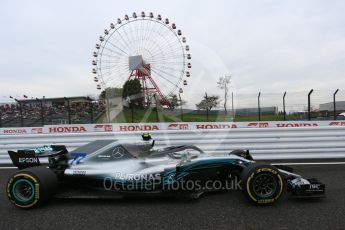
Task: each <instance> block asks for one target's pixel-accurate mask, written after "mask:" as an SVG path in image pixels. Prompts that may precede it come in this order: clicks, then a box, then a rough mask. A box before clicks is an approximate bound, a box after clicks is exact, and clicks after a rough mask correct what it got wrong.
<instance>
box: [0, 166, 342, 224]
mask: <svg viewBox="0 0 345 230" xmlns="http://www.w3.org/2000/svg"><path fill="white" fill-rule="evenodd" d="M294 168H295V172H296V173H300V174H302V175H305V176H306V177H316V178H319V179H320V180H321V181H322V182H324V183H325V184H326V185H327V197H326V198H324V199H318V200H301V199H293V198H291V197H290V196H289V195H288V194H286V195H284V196H283V197H282V199H280V200H279V202H278V203H276V204H275V205H272V206H267V207H256V206H252V205H251V204H249V203H248V202H247V201H245V200H244V197H243V196H242V194H241V192H240V191H227V192H216V193H212V194H206V195H204V196H203V197H201V199H199V200H197V201H189V200H186V199H183V198H156V197H154V198H131V199H128V198H127V199H118V200H85V199H53V200H51V201H49V202H48V203H47V204H46V205H44V206H41V207H39V208H37V209H32V210H27V211H26V210H20V209H17V208H15V207H14V206H12V205H11V204H10V203H9V201H8V200H7V197H6V195H5V184H6V181H7V178H8V177H9V176H10V175H11V174H12V173H13V172H15V170H10V169H3V170H0V229H2V230H6V229H49V230H55V229H59V230H61V229H93V230H94V229H344V226H345V179H344V177H345V165H318V166H315V165H313V166H310V165H308V166H302V165H299V166H294Z"/></svg>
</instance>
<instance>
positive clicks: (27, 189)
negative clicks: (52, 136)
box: [6, 134, 325, 209]
mask: <svg viewBox="0 0 345 230" xmlns="http://www.w3.org/2000/svg"><path fill="white" fill-rule="evenodd" d="M142 137H143V140H140V141H137V142H134V143H133V142H129V141H120V140H96V141H93V142H91V143H89V144H87V145H85V146H82V147H79V148H77V149H75V150H74V151H72V152H68V151H67V149H66V147H65V146H62V145H51V146H43V147H39V148H34V149H25V150H18V151H17V152H14V151H9V152H8V153H9V155H10V158H11V160H12V162H13V164H14V165H15V166H16V167H18V168H19V169H20V171H18V172H16V173H15V174H14V175H12V176H11V177H10V178H9V180H8V182H7V187H6V191H7V196H8V198H9V200H10V201H11V202H12V203H13V205H15V206H16V207H19V208H23V209H28V208H32V207H35V206H37V205H39V204H41V203H42V202H44V201H45V200H46V199H48V198H50V197H65V198H114V197H115V198H116V197H124V196H131V195H136V196H137V195H143V194H146V195H148V194H154V195H157V194H161V195H163V194H165V195H166V194H170V195H171V194H182V195H187V196H188V197H191V198H198V197H199V196H200V195H201V194H203V193H205V192H208V191H217V190H224V189H239V190H242V192H243V194H244V195H245V197H246V198H247V199H248V200H249V201H250V202H252V203H253V204H257V205H266V204H272V203H274V202H276V201H277V200H278V199H279V198H280V197H281V196H282V194H283V192H284V190H285V188H286V190H287V191H288V192H290V193H291V194H292V195H293V196H296V197H323V196H324V194H325V185H324V184H322V183H320V182H319V181H318V180H317V179H304V178H302V177H301V176H300V175H297V174H294V173H292V170H291V168H288V167H286V166H279V165H270V164H259V163H256V162H255V161H254V160H253V158H252V156H251V155H250V153H249V151H244V150H234V151H232V152H230V153H228V154H207V153H205V152H203V151H202V150H201V149H199V148H198V147H196V146H194V145H181V146H171V147H166V148H162V149H155V148H153V147H154V144H155V141H154V140H152V139H151V136H150V135H149V134H143V136H142ZM44 158H45V159H46V160H48V162H49V163H48V167H45V166H42V163H41V161H44V160H43V159H44ZM229 185H230V186H229Z"/></svg>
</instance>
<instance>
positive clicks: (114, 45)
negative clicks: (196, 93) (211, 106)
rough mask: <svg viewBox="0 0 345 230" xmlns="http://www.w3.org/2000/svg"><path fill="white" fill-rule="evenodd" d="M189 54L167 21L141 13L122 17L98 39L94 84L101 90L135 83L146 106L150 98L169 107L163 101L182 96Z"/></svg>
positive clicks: (173, 25)
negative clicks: (138, 84) (131, 80)
mask: <svg viewBox="0 0 345 230" xmlns="http://www.w3.org/2000/svg"><path fill="white" fill-rule="evenodd" d="M189 51H190V47H189V46H188V45H187V41H186V37H184V36H183V34H182V31H181V30H180V29H179V28H177V26H176V24H175V23H171V22H170V20H169V19H168V18H163V17H162V16H161V15H160V14H157V15H154V14H153V13H149V14H148V15H146V14H145V12H141V14H140V15H137V14H136V13H133V14H132V16H128V15H125V16H124V18H123V19H121V18H118V19H117V21H116V23H111V24H110V28H108V29H105V30H104V34H103V35H101V36H100V37H99V43H97V44H96V51H95V52H94V53H93V57H94V59H93V60H92V65H93V69H92V73H93V74H95V76H94V81H95V82H97V89H100V90H101V89H106V88H108V87H117V88H122V86H123V84H124V83H125V82H126V81H127V80H130V79H138V80H139V81H140V83H141V89H142V94H143V96H144V98H145V100H144V101H145V104H146V105H147V106H150V104H152V103H153V101H152V100H151V99H152V97H155V98H156V97H158V98H159V102H160V104H161V105H169V101H168V100H167V97H168V96H170V95H172V94H174V92H175V91H176V90H179V92H182V91H183V90H182V88H181V86H182V85H187V80H186V77H187V78H188V77H190V76H191V74H190V69H191V68H192V64H191V54H190V52H189Z"/></svg>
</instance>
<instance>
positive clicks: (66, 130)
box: [49, 126, 86, 133]
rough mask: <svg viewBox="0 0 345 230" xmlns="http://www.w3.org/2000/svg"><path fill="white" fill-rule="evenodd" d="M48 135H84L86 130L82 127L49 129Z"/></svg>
mask: <svg viewBox="0 0 345 230" xmlns="http://www.w3.org/2000/svg"><path fill="white" fill-rule="evenodd" d="M49 132H50V133H84V132H86V129H85V127H84V126H64V127H49Z"/></svg>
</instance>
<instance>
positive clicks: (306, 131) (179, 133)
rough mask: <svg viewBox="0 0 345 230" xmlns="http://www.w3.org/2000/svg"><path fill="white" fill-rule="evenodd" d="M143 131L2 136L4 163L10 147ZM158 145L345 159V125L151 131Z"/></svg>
mask: <svg viewBox="0 0 345 230" xmlns="http://www.w3.org/2000/svg"><path fill="white" fill-rule="evenodd" d="M142 132H143V131H142V130H140V131H116V132H114V131H112V132H110V131H107V132H104V131H103V132H101V131H97V132H82V133H51V134H31V133H30V134H28V133H26V134H16V135H11V134H10V135H4V134H3V135H0V163H9V162H10V161H9V157H8V155H7V151H8V150H17V149H25V148H33V147H36V146H40V145H48V144H64V145H66V146H67V147H68V149H69V150H73V149H75V148H77V147H79V146H82V145H84V144H87V143H89V142H91V141H93V140H98V139H121V140H129V141H135V140H138V139H140V135H141V133H142ZM150 133H151V134H152V136H153V138H154V139H155V140H156V147H163V146H166V145H183V144H195V145H197V146H199V147H200V148H201V149H203V150H204V151H205V152H209V153H214V154H226V153H228V152H230V151H231V150H233V149H249V150H250V151H251V153H252V154H253V156H254V158H256V159H260V160H261V159H262V160H264V159H267V160H274V159H326V158H327V159H330V158H345V127H343V126H308V127H284V128H283V127H275V128H267V127H265V128H257V127H256V128H227V129H195V130H168V129H167V130H150Z"/></svg>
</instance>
